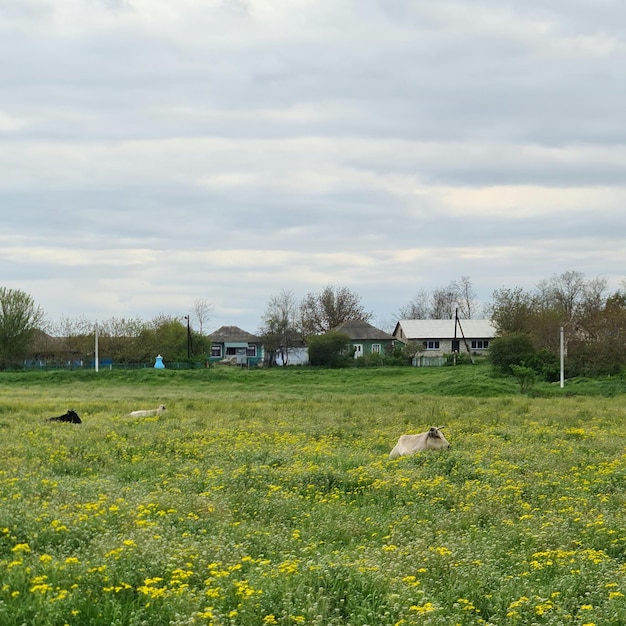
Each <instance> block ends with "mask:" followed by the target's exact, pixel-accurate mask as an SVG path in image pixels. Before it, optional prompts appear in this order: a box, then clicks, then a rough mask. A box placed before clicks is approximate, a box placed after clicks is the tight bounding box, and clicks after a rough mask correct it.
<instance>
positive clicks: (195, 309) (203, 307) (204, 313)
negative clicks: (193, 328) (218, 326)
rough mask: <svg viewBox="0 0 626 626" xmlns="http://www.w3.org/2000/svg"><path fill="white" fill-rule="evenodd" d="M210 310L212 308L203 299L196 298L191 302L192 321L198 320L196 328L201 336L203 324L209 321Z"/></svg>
mask: <svg viewBox="0 0 626 626" xmlns="http://www.w3.org/2000/svg"><path fill="white" fill-rule="evenodd" d="M212 310H213V306H212V305H211V304H209V302H207V301H206V300H205V299H204V298H198V299H196V300H194V301H193V306H192V307H191V312H192V313H193V316H194V319H196V320H198V327H199V332H200V334H201V335H202V334H203V333H202V329H203V327H204V324H205V323H206V322H208V321H209V320H210V319H211V311H212Z"/></svg>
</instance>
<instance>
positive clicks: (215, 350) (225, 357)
mask: <svg viewBox="0 0 626 626" xmlns="http://www.w3.org/2000/svg"><path fill="white" fill-rule="evenodd" d="M210 337H211V355H210V357H209V360H210V361H211V362H213V363H218V362H220V361H225V362H227V363H232V364H234V365H247V366H256V365H258V364H259V363H262V362H263V342H262V340H261V338H260V337H257V336H256V335H253V334H252V333H249V332H247V331H245V330H242V329H241V328H239V326H222V327H221V328H218V329H217V330H215V331H213V332H212V333H211V335H210Z"/></svg>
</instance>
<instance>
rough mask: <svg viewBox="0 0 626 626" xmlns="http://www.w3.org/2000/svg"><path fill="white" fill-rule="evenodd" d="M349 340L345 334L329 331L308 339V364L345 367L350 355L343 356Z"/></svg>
mask: <svg viewBox="0 0 626 626" xmlns="http://www.w3.org/2000/svg"><path fill="white" fill-rule="evenodd" d="M349 341H350V338H349V337H348V335H346V334H345V333H338V332H335V331H329V332H327V333H324V334H323V335H315V336H313V337H309V340H308V342H307V343H308V347H309V362H310V363H311V365H317V366H325V367H346V366H347V365H348V364H349V363H350V360H353V359H352V355H347V354H345V350H346V346H347V345H348V342H349Z"/></svg>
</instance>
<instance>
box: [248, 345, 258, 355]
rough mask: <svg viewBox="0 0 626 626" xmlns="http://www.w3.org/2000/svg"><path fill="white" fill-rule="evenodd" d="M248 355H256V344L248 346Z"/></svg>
mask: <svg viewBox="0 0 626 626" xmlns="http://www.w3.org/2000/svg"><path fill="white" fill-rule="evenodd" d="M246 356H253V357H255V356H256V344H254V345H251V346H248V348H247V350H246Z"/></svg>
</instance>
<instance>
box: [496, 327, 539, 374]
mask: <svg viewBox="0 0 626 626" xmlns="http://www.w3.org/2000/svg"><path fill="white" fill-rule="evenodd" d="M534 354H535V346H534V344H533V340H532V338H531V337H530V335H528V334H527V333H511V334H510V335H503V336H502V337H496V338H495V339H494V340H493V341H492V342H491V344H490V346H489V360H490V362H491V365H492V366H493V368H494V370H495V371H496V372H498V373H500V374H508V375H511V374H513V370H512V369H511V366H512V365H526V364H527V362H528V361H529V360H530V359H531V358H532V357H533V356H534Z"/></svg>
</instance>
